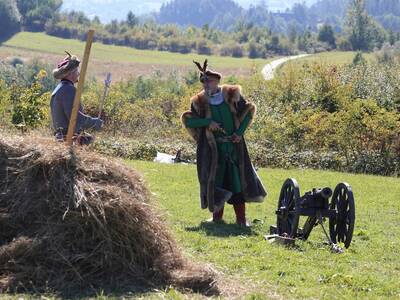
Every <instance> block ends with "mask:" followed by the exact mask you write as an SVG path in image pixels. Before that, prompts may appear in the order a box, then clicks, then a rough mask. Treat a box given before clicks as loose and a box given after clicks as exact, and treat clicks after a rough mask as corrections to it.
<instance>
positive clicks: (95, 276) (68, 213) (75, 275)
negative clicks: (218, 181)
mask: <svg viewBox="0 0 400 300" xmlns="http://www.w3.org/2000/svg"><path fill="white" fill-rule="evenodd" d="M214 276H215V275H214V273H213V272H212V271H210V270H209V269H206V268H204V267H199V266H197V265H193V264H190V263H188V262H187V261H185V260H184V259H183V258H182V256H181V253H180V251H179V249H178V248H177V246H176V244H175V241H174V240H173V239H172V237H171V235H170V233H169V232H168V230H167V229H166V227H165V224H164V222H163V221H162V218H160V215H159V214H158V212H157V210H156V209H155V208H154V207H153V206H152V204H151V202H150V201H149V193H148V191H147V189H146V187H145V185H144V184H143V182H142V179H141V177H140V175H139V174H138V173H137V172H135V171H133V170H132V169H130V168H127V167H125V166H123V165H122V164H119V163H117V162H114V161H112V160H110V159H105V158H102V157H100V156H98V155H96V154H94V153H93V152H90V151H86V150H75V151H70V149H69V148H67V147H65V146H63V145H60V144H57V143H55V142H53V141H51V140H45V139H37V138H35V139H34V138H30V139H27V138H26V139H17V138H0V289H3V291H4V290H5V289H8V290H12V291H14V290H21V288H22V289H23V290H31V289H34V290H36V291H41V290H44V289H46V290H47V291H48V290H49V289H50V290H54V291H61V292H63V291H73V290H74V291H76V290H81V289H85V288H87V287H90V288H94V289H96V288H111V289H115V288H123V287H127V286H129V287H130V288H132V287H134V286H151V287H158V288H159V287H162V286H165V285H169V284H172V285H175V286H177V287H180V288H189V289H194V290H199V291H203V292H204V291H206V290H209V289H215V287H213V282H214V281H215V280H214Z"/></svg>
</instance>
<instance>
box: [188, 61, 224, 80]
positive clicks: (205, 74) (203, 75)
mask: <svg viewBox="0 0 400 300" xmlns="http://www.w3.org/2000/svg"><path fill="white" fill-rule="evenodd" d="M193 62H194V64H195V65H196V66H197V68H198V69H199V71H200V75H199V79H200V82H202V83H203V82H204V81H206V80H208V79H211V78H213V79H218V80H220V79H221V78H222V75H221V73H218V72H216V71H213V70H207V67H208V61H207V59H206V60H205V61H204V63H203V66H201V65H200V63H198V62H197V61H193Z"/></svg>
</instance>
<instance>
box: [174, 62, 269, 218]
mask: <svg viewBox="0 0 400 300" xmlns="http://www.w3.org/2000/svg"><path fill="white" fill-rule="evenodd" d="M196 65H197V66H198V68H199V70H200V81H201V82H202V84H203V91H202V92H200V93H199V94H198V95H196V96H194V97H192V99H191V109H190V111H188V112H185V113H184V114H183V115H182V122H183V125H184V126H185V127H186V128H187V129H188V131H189V133H190V134H191V135H192V137H193V138H194V139H195V140H196V142H197V169H198V177H199V182H200V199H201V206H202V208H204V209H205V208H208V209H209V210H210V211H211V212H212V213H213V219H212V220H213V221H214V222H219V221H222V218H223V212H224V204H225V202H226V201H227V202H228V203H229V204H232V205H233V207H234V210H235V213H236V222H237V224H239V225H242V226H248V223H247V221H246V206H245V203H246V202H262V201H263V199H264V198H265V196H266V192H265V190H264V187H263V185H262V184H261V181H260V180H259V178H258V176H257V174H256V172H255V170H254V168H253V165H252V164H251V162H250V158H249V155H248V151H247V147H246V143H245V141H244V138H243V135H244V133H245V131H246V129H247V128H248V127H249V125H250V124H251V122H252V120H253V119H254V115H255V105H254V104H252V103H249V102H247V101H246V100H244V98H243V97H242V95H241V87H240V86H234V85H222V86H220V84H219V83H220V80H221V77H222V76H221V74H220V73H218V72H214V71H212V70H207V61H206V62H205V63H204V65H203V66H201V65H200V64H199V63H196Z"/></svg>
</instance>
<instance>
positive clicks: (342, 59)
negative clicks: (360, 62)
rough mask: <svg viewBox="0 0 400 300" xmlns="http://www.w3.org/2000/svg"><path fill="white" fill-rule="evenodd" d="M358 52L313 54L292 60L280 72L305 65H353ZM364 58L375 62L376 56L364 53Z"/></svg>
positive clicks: (282, 66) (279, 69)
mask: <svg viewBox="0 0 400 300" xmlns="http://www.w3.org/2000/svg"><path fill="white" fill-rule="evenodd" d="M356 54H357V52H354V51H332V52H322V53H317V54H313V55H310V56H306V57H302V58H299V59H296V60H291V61H289V62H287V63H285V64H283V65H281V66H280V67H279V68H278V72H282V70H285V68H297V67H301V66H303V65H304V64H313V63H318V64H323V65H332V66H340V65H344V64H351V63H352V62H353V59H354V57H355V56H356ZM362 55H363V57H364V58H365V59H366V60H367V61H371V62H372V61H373V60H374V59H375V57H374V55H373V54H371V53H363V54H362Z"/></svg>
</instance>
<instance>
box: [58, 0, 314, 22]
mask: <svg viewBox="0 0 400 300" xmlns="http://www.w3.org/2000/svg"><path fill="white" fill-rule="evenodd" d="M63 2H64V4H63V6H62V9H63V10H64V11H70V10H79V11H83V12H84V13H85V14H86V15H88V16H89V17H94V16H99V17H100V19H101V21H102V22H106V23H108V22H110V21H111V20H112V19H118V20H123V19H125V18H126V15H127V13H128V11H130V10H131V11H133V13H134V14H136V15H144V14H149V13H152V12H158V10H159V9H160V7H161V5H162V4H164V3H168V2H170V1H167V0H146V1H143V0H86V1H82V0H64V1H63ZM235 2H236V3H238V5H240V6H242V7H243V8H248V7H249V6H250V5H251V4H253V5H254V4H257V3H259V2H261V1H257V0H256V1H253V0H236V1H235ZM303 2H304V3H306V4H307V5H311V4H313V3H315V2H317V0H305V1H304V0H285V1H282V0H265V1H264V3H265V4H266V5H267V6H268V8H269V9H270V10H273V11H278V10H281V11H284V10H286V9H288V8H291V7H292V6H293V5H294V4H295V3H303Z"/></svg>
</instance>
